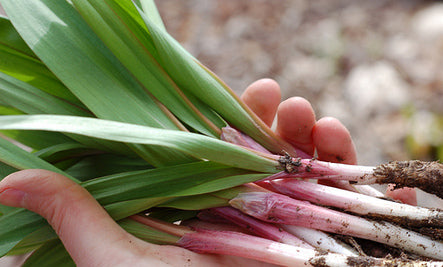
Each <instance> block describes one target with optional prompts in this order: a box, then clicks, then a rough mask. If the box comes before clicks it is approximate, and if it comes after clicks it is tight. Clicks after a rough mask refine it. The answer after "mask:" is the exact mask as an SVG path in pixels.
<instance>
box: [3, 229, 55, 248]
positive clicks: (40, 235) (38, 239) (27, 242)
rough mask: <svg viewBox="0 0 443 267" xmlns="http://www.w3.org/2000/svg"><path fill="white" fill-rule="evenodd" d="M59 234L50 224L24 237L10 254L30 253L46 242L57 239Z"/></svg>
mask: <svg viewBox="0 0 443 267" xmlns="http://www.w3.org/2000/svg"><path fill="white" fill-rule="evenodd" d="M56 238H57V235H56V234H55V232H54V230H53V229H52V227H51V226H50V225H49V224H45V225H44V226H42V227H41V228H40V229H38V230H37V231H35V232H32V233H31V234H29V235H27V236H26V237H25V238H23V239H22V240H21V241H20V242H19V243H18V244H17V245H16V246H15V247H14V248H13V249H12V250H11V251H10V252H9V253H8V255H21V254H25V253H29V252H31V251H33V250H35V249H36V248H38V247H40V246H41V245H42V244H43V243H44V242H46V241H49V240H53V239H56Z"/></svg>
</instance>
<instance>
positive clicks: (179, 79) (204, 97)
mask: <svg viewBox="0 0 443 267" xmlns="http://www.w3.org/2000/svg"><path fill="white" fill-rule="evenodd" d="M140 15H141V16H142V17H143V19H144V21H145V23H146V26H147V27H148V29H149V32H150V33H151V37H152V39H153V40H154V44H155V47H156V48H157V51H158V55H159V58H158V60H159V62H160V64H161V65H162V66H163V68H164V69H165V70H166V71H167V72H168V73H169V75H170V76H171V78H173V79H174V81H175V82H176V83H177V84H178V85H179V86H180V88H182V90H183V91H184V92H185V93H188V94H192V95H194V96H195V97H197V98H199V99H200V100H201V101H202V102H204V103H206V104H207V105H209V106H210V107H211V108H213V109H214V110H215V111H216V112H217V113H218V114H220V115H221V116H222V117H223V119H225V120H226V121H228V122H229V123H230V124H232V125H233V126H235V127H236V128H238V129H239V130H240V131H242V132H244V133H246V134H247V135H249V136H251V137H252V138H254V139H255V140H256V141H257V142H259V143H260V144H262V145H263V146H264V147H266V148H267V149H269V150H270V151H272V152H274V153H281V152H282V151H286V152H288V153H290V154H295V151H294V148H293V147H292V146H291V145H289V144H288V143H286V142H285V141H284V140H283V139H281V138H279V137H277V136H276V135H275V133H274V132H273V131H272V130H271V129H270V128H269V127H268V126H266V124H265V123H263V122H262V121H261V120H260V119H259V118H258V117H257V116H256V115H255V114H254V113H253V112H252V111H251V110H250V109H249V108H248V107H247V106H246V105H245V104H244V103H243V102H242V101H241V100H240V99H239V98H238V97H237V96H236V95H235V93H234V92H233V91H232V90H230V89H229V87H228V86H226V85H225V84H224V83H223V82H222V81H221V80H220V79H219V78H218V77H216V76H215V75H214V74H213V73H212V72H210V71H209V70H208V69H207V68H206V67H204V66H203V65H202V64H201V63H199V62H198V61H197V60H196V59H195V58H194V57H193V56H192V55H190V54H189V53H188V52H187V51H186V50H185V49H184V48H183V47H182V46H180V44H179V43H178V42H177V41H176V40H174V39H173V38H172V37H171V36H170V35H169V34H168V33H167V32H166V31H164V30H162V29H161V28H159V27H157V25H156V24H155V23H154V22H153V21H151V19H150V18H149V17H147V16H146V15H145V14H144V13H143V12H140Z"/></svg>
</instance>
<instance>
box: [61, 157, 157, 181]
mask: <svg viewBox="0 0 443 267" xmlns="http://www.w3.org/2000/svg"><path fill="white" fill-rule="evenodd" d="M150 168H152V166H150V165H149V164H147V163H146V161H144V160H142V159H140V158H133V157H125V156H121V155H114V154H98V155H92V156H87V157H83V158H82V159H81V160H79V161H77V162H76V163H75V164H73V165H72V166H70V167H69V168H67V169H64V171H65V172H66V173H68V174H70V175H71V176H73V177H76V178H77V179H79V180H81V181H85V180H90V179H92V178H96V177H102V176H106V175H111V174H116V173H121V172H129V171H138V170H146V169H150Z"/></svg>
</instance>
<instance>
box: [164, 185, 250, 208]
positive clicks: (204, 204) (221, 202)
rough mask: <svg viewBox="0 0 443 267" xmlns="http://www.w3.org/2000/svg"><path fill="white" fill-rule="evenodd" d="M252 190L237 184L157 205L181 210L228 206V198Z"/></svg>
mask: <svg viewBox="0 0 443 267" xmlns="http://www.w3.org/2000/svg"><path fill="white" fill-rule="evenodd" d="M253 190H254V189H253V188H250V187H247V186H237V187H233V188H229V189H225V190H221V191H216V192H211V193H207V194H202V195H192V196H185V197H178V198H174V199H171V200H169V201H165V202H164V203H162V204H160V205H158V207H169V208H175V209H181V210H203V209H209V208H215V207H221V206H228V205H229V200H231V199H233V198H234V197H236V196H237V195H238V194H240V193H246V192H251V191H253Z"/></svg>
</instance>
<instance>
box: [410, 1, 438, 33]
mask: <svg viewBox="0 0 443 267" xmlns="http://www.w3.org/2000/svg"><path fill="white" fill-rule="evenodd" d="M412 28H413V30H414V32H415V33H416V34H417V35H418V36H420V37H423V38H427V39H434V38H442V36H443V4H442V3H436V4H433V5H431V6H429V7H427V8H425V9H423V10H421V11H419V12H418V13H417V14H416V15H415V16H414V17H413V18H412Z"/></svg>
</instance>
